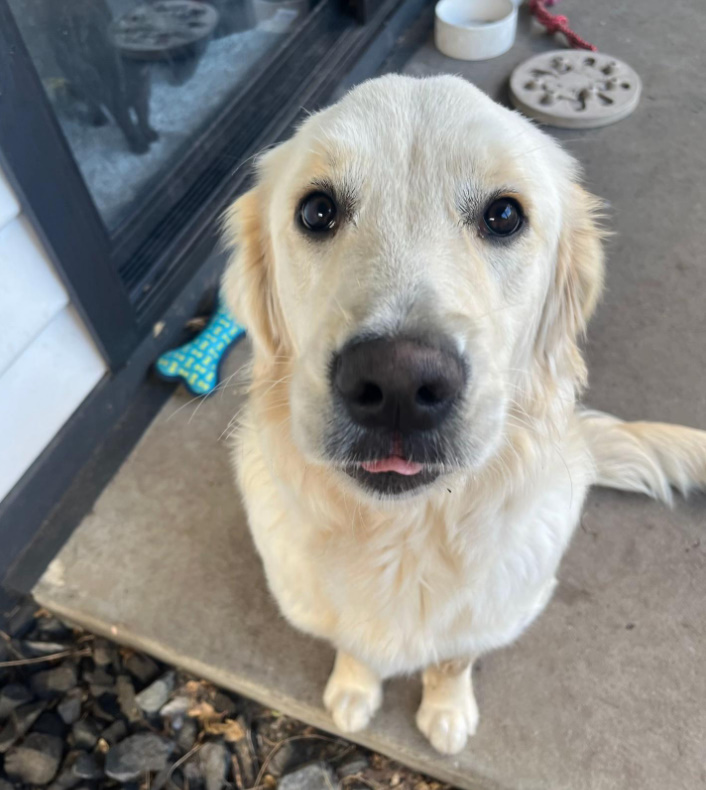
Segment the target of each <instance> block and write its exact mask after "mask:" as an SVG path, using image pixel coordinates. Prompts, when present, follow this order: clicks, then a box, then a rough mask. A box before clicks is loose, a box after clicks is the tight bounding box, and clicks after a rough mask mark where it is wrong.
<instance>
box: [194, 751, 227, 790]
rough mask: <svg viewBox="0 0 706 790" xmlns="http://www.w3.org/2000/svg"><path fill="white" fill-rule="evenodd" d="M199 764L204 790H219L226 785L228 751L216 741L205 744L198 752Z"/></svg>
mask: <svg viewBox="0 0 706 790" xmlns="http://www.w3.org/2000/svg"><path fill="white" fill-rule="evenodd" d="M199 763H200V765H201V773H202V774H203V778H204V782H205V783H206V790H221V788H222V787H223V785H224V784H225V783H226V774H227V771H228V750H227V749H226V747H225V746H224V745H223V744H222V743H219V742H217V741H214V742H212V743H205V744H204V745H203V746H202V747H201V749H200V750H199Z"/></svg>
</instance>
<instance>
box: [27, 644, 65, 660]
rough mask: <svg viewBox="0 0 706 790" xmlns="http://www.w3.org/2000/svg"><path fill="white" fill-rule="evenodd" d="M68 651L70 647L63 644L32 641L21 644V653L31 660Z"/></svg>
mask: <svg viewBox="0 0 706 790" xmlns="http://www.w3.org/2000/svg"><path fill="white" fill-rule="evenodd" d="M70 649H71V645H68V644H66V643H64V642H42V641H38V640H36V639H32V640H27V641H25V642H23V643H22V652H23V653H24V655H26V656H29V657H31V658H38V657H39V656H51V655H52V654H54V653H65V652H66V651H67V650H70Z"/></svg>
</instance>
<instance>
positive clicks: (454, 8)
mask: <svg viewBox="0 0 706 790" xmlns="http://www.w3.org/2000/svg"><path fill="white" fill-rule="evenodd" d="M517 5H519V0H518V2H513V0H441V2H439V3H437V5H436V12H435V15H436V19H435V25H434V42H435V44H436V47H437V49H438V50H439V51H440V52H443V53H444V55H448V56H449V57H450V58H456V59H457V60H488V59H490V58H496V57H497V56H498V55H502V54H503V53H504V52H507V51H508V50H509V49H510V47H511V46H512V45H513V44H514V42H515V33H516V32H517Z"/></svg>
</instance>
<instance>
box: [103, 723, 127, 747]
mask: <svg viewBox="0 0 706 790" xmlns="http://www.w3.org/2000/svg"><path fill="white" fill-rule="evenodd" d="M126 735H127V724H125V722H124V721H123V720H122V719H117V720H116V721H114V722H113V723H112V724H110V725H109V726H108V727H106V728H105V729H104V730H103V732H102V733H101V738H103V739H105V741H106V742H107V743H109V744H110V745H111V746H115V744H116V743H119V742H120V741H122V739H123V738H124V737H125V736H126Z"/></svg>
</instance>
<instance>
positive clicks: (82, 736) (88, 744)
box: [71, 719, 102, 750]
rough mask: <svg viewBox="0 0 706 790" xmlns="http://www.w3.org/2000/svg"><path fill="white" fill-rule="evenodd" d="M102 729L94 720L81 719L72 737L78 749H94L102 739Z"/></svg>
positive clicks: (72, 732) (74, 727)
mask: <svg viewBox="0 0 706 790" xmlns="http://www.w3.org/2000/svg"><path fill="white" fill-rule="evenodd" d="M101 730H102V727H100V726H99V725H98V723H97V722H96V721H94V720H93V719H81V720H80V721H77V722H75V723H74V726H73V727H72V728H71V735H72V740H73V744H74V746H76V748H77V749H88V750H90V749H92V748H93V747H94V746H95V745H96V744H97V743H98V738H99V737H100V734H101Z"/></svg>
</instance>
